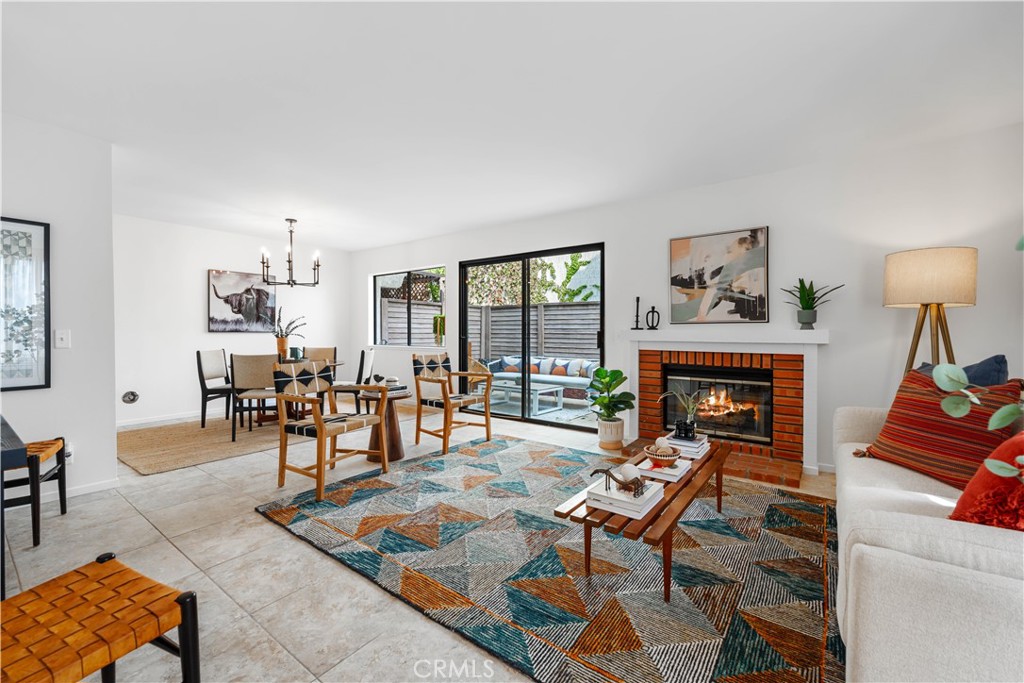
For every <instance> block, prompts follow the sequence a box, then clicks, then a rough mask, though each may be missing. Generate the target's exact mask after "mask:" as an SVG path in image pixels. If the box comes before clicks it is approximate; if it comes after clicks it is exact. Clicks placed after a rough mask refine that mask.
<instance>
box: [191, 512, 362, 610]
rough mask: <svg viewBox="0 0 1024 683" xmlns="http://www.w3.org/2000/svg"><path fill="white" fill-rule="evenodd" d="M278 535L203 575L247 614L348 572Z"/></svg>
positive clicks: (287, 537) (319, 554) (303, 543)
mask: <svg viewBox="0 0 1024 683" xmlns="http://www.w3.org/2000/svg"><path fill="white" fill-rule="evenodd" d="M253 514H255V513H253ZM267 523H268V524H269V522H267ZM279 531H281V538H280V539H279V540H278V541H275V542H274V543H268V544H266V545H263V546H261V547H259V548H256V549H255V550H253V551H251V552H248V553H246V554H244V555H239V556H238V557H235V558H233V559H231V560H228V561H226V562H222V563H220V564H218V565H216V566H214V567H211V568H210V569H208V570H207V572H206V573H207V575H208V576H209V577H210V578H211V579H213V580H214V582H216V583H217V585H218V586H220V587H221V588H222V589H223V590H224V592H225V593H227V594H228V595H229V596H231V599H232V600H234V601H235V602H237V603H238V604H239V605H241V606H242V608H243V609H245V610H246V611H247V612H249V613H250V614H251V613H253V612H255V611H256V610H259V609H261V608H263V607H265V606H267V605H269V604H270V603H272V602H275V601H277V600H280V599H281V598H283V597H284V596H286V595H290V594H291V593H294V592H295V591H297V590H299V589H300V588H304V587H305V586H308V585H309V584H311V583H313V582H314V581H317V580H318V579H320V578H323V577H325V576H328V575H330V574H331V573H334V572H339V571H346V572H348V571H351V570H349V569H348V568H346V567H344V566H343V565H342V564H341V563H340V562H338V561H337V560H335V559H333V558H330V557H328V556H326V555H324V554H323V553H321V552H319V551H318V550H316V549H314V548H313V547H311V546H309V545H307V544H306V543H305V542H303V541H300V540H299V539H297V538H295V537H294V536H292V535H291V534H289V533H287V532H285V531H283V530H280V529H279ZM285 604H287V603H282V605H285Z"/></svg>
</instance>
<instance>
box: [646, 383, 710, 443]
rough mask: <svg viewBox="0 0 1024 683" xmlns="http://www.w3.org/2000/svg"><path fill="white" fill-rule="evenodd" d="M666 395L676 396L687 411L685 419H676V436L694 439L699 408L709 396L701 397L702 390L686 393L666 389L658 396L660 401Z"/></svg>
mask: <svg viewBox="0 0 1024 683" xmlns="http://www.w3.org/2000/svg"><path fill="white" fill-rule="evenodd" d="M666 396H675V397H676V400H677V401H679V405H680V407H682V409H683V410H685V411H686V419H685V420H676V436H678V437H681V438H683V439H693V438H696V436H697V408H699V407H700V404H701V403H703V402H704V399H706V398H707V396H704V397H703V398H702V397H701V390H700V389H698V390H697V391H695V392H693V393H692V394H685V393H682V392H678V391H666V392H665V393H664V394H662V395H661V396H659V397H658V401H661V399H663V398H665V397H666Z"/></svg>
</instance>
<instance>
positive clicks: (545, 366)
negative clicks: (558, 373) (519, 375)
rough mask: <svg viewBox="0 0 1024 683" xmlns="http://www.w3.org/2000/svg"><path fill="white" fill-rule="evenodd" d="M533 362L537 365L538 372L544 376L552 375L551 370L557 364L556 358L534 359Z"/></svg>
mask: <svg viewBox="0 0 1024 683" xmlns="http://www.w3.org/2000/svg"><path fill="white" fill-rule="evenodd" d="M531 361H532V362H533V363H536V365H537V371H538V372H539V373H540V374H542V375H550V374H552V373H551V368H552V367H553V366H554V364H555V359H554V358H532V359H531Z"/></svg>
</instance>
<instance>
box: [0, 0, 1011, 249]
mask: <svg viewBox="0 0 1024 683" xmlns="http://www.w3.org/2000/svg"><path fill="white" fill-rule="evenodd" d="M2 12H3V17H2V20H3V93H2V95H3V110H4V112H5V113H10V114H17V115H20V116H24V117H27V118H31V119H36V120H41V121H46V122H50V123H53V124H55V125H58V126H63V127H66V128H70V129H73V130H78V131H81V132H84V133H87V134H90V135H93V136H97V137H100V138H104V139H106V140H110V141H111V142H112V143H113V144H114V169H113V173H114V209H115V211H116V212H117V213H125V214H131V215H136V216H142V217H146V218H151V219H156V220H162V221H169V222H173V223H182V224H187V225H196V226H201V227H208V228H218V229H224V230H233V231H238V232H244V233H249V234H265V235H267V236H269V237H273V238H275V239H279V240H281V241H283V239H284V235H285V231H284V228H285V225H284V222H283V219H284V218H285V217H294V218H298V219H299V224H298V229H297V233H298V239H299V240H300V242H301V241H306V240H313V241H318V242H319V243H320V244H322V245H324V246H337V247H341V248H346V249H361V248H366V247H372V246H377V245H383V244H390V243H396V242H402V241H405V240H409V239H412V238H415V237H421V236H427V235H432V234H439V233H445V232H452V231H456V230H461V229H465V228H469V227H473V226H478V225H482V224H491V223H497V222H504V221H511V220H515V219H520V218H527V217H530V216H535V215H540V214H546V213H552V212H558V211H564V210H569V209H573V208H578V207H583V206H589V205H595V204H601V203H606V202H611V201H617V200H621V199H625V198H629V197H636V196H641V195H644V194H649V193H653V192H658V191H663V190H669V189H673V188H679V187H686V186H692V185H698V184H705V183H710V182H717V181H721V180H726V179H730V178H736V177H742V176H748V175H751V174H755V173H760V172H765V171H771V170H776V169H780V168H786V167H790V166H794V165H797V164H801V163H806V162H810V161H814V160H818V159H823V158H830V157H835V156H837V155H844V154H849V153H852V152H858V151H863V150H865V149H866V148H874V147H877V146H887V145H893V144H903V143H906V142H913V141H916V140H923V139H927V138H932V137H938V136H945V135H952V134H957V133H961V132H967V131H970V130H977V129H983V128H990V127H995V126H999V125H1004V124H1011V123H1015V122H1019V121H1021V119H1022V113H1021V112H1022V99H1024V87H1022V80H1024V77H1022V21H1024V18H1022V5H1021V3H1019V2H1015V3H1002V4H972V3H964V4H956V3H939V4H931V3H911V4H883V3H866V4H852V5H846V4H829V3H821V4H767V3H760V4H738V3H727V4H669V3H659V4H643V5H638V4H633V5H628V4H583V3H570V4H436V5H435V4H418V3H417V4H327V3H321V4H295V3H264V4H243V3H228V4H201V3H186V4H150V3H144V4H88V3H75V4H17V3H9V2H5V3H4V4H3V7H2ZM5 170H6V171H8V172H17V171H16V169H5ZM306 243H307V244H308V242H306ZM272 246H273V245H272Z"/></svg>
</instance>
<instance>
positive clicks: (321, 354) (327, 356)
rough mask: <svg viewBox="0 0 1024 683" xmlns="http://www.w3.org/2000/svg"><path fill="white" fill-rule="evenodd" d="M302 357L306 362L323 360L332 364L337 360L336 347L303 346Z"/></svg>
mask: <svg viewBox="0 0 1024 683" xmlns="http://www.w3.org/2000/svg"><path fill="white" fill-rule="evenodd" d="M302 357H303V358H305V359H306V360H325V361H327V362H328V363H333V362H335V361H336V360H338V347H337V346H305V347H303V349H302Z"/></svg>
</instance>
